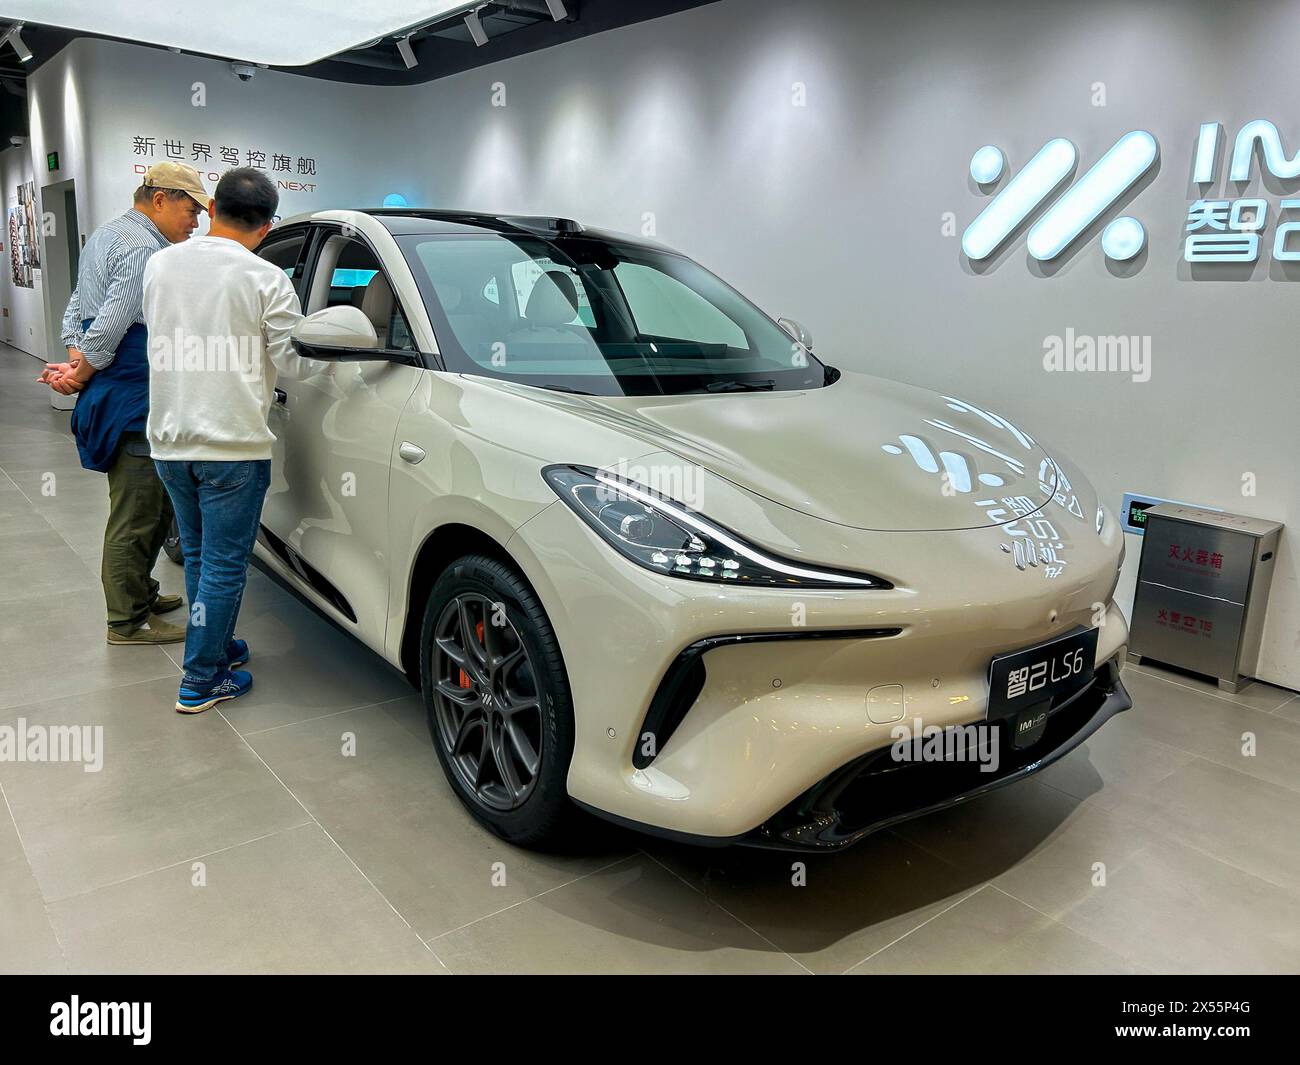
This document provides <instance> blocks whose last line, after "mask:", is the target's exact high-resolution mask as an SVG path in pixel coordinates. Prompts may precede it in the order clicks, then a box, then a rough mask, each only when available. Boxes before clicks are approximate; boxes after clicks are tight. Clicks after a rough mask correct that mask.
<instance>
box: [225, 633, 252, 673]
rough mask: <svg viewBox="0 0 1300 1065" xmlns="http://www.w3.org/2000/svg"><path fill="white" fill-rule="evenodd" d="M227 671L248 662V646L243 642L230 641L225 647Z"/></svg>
mask: <svg viewBox="0 0 1300 1065" xmlns="http://www.w3.org/2000/svg"><path fill="white" fill-rule="evenodd" d="M226 658H227V659H228V661H227V663H226V668H227V669H235V668H236V667H238V666H242V665H244V664H245V663H246V662H247V661H248V644H246V643H245V642H244V641H243V640H231V641H230V643H229V644H228V645H227V647H226Z"/></svg>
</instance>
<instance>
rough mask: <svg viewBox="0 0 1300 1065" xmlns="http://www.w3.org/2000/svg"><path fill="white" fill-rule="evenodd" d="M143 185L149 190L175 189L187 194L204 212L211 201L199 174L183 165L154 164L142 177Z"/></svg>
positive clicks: (192, 168) (190, 167)
mask: <svg viewBox="0 0 1300 1065" xmlns="http://www.w3.org/2000/svg"><path fill="white" fill-rule="evenodd" d="M144 183H145V185H146V186H148V187H149V188H151V189H175V190H176V191H177V192H185V193H188V194H189V196H190V198H191V199H193V200H194V201H195V202H196V203H197V204H198V205H199V206H200V207H202V208H203V209H204V210H205V211H206V210H207V209H208V201H209V200H211V199H212V197H211V196H209V195H208V190H207V189H205V188H204V187H203V180H202V179H201V178H200V177H199V172H198V171H197V170H195V169H194V167H192V166H186V165H185V164H184V163H154V165H153V166H151V167H150V168H149V169H148V170H147V171H145V175H144Z"/></svg>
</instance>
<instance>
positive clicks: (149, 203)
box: [41, 163, 208, 644]
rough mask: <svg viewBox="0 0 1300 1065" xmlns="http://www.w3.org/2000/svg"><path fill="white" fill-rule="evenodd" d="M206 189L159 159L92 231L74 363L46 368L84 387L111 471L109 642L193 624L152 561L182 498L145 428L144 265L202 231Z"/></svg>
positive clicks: (87, 426) (84, 414) (71, 331)
mask: <svg viewBox="0 0 1300 1065" xmlns="http://www.w3.org/2000/svg"><path fill="white" fill-rule="evenodd" d="M207 205H208V193H207V191H206V190H205V189H204V188H203V182H202V181H201V180H200V178H199V175H198V173H197V172H196V171H195V170H194V169H192V168H191V167H188V166H185V165H184V164H183V163H159V164H157V165H156V166H152V167H150V168H149V170H148V172H147V173H146V174H145V176H144V182H143V184H142V185H141V186H140V188H138V189H137V190H136V193H135V202H134V204H133V205H132V207H131V209H130V210H129V211H126V212H124V213H122V214H120V215H118V216H117V217H116V218H114V219H112V220H111V221H108V222H106V223H104V225H102V226H100V227H99V228H98V229H96V230H95V232H94V233H92V234H91V235H90V239H89V240H87V241H86V246H85V248H84V249H83V250H82V253H81V263H80V266H79V268H78V273H77V287H76V288H75V289H74V290H73V293H72V299H71V300H70V301H69V303H68V309H67V312H66V313H65V314H64V316H63V332H62V339H63V343H64V346H65V347H66V348H67V349H68V361H67V362H66V363H51V364H49V365H48V366H47V367H46V369H45V372H44V373H43V374H42V375H41V380H42V381H44V382H46V383H47V384H48V385H49V386H50V387H51V388H53V389H54V390H55V391H56V392H61V393H63V394H64V395H72V394H74V393H75V394H76V395H77V405H76V407H75V408H74V409H73V412H72V433H73V436H74V438H75V439H76V442H77V451H78V452H79V454H80V456H81V464H82V466H84V467H85V468H86V469H88V470H98V471H99V472H101V473H106V474H108V499H109V510H108V524H107V526H106V527H105V529H104V558H103V562H102V564H101V568H100V579H101V580H102V581H103V584H104V600H105V603H106V605H107V608H108V642H109V643H110V644H142V643H147V644H158V643H180V642H181V641H183V640H184V639H185V628H184V627H183V626H179V625H172V624H169V623H168V622H166V621H164V620H162V618H160V617H158V615H159V614H162V613H166V612H167V611H171V610H175V609H177V608H178V607H179V606H181V605H182V602H183V601H182V599H181V597H180V596H179V595H160V594H159V588H158V582H157V581H156V580H154V578H153V568H154V565H155V564H156V563H157V561H158V553H159V551H160V550H161V549H162V545H163V541H164V540H165V539H166V537H167V533H168V531H169V529H170V528H171V522H172V507H171V502H170V500H169V499H168V497H167V492H166V490H165V489H164V488H163V486H162V482H161V481H159V480H158V474H157V471H156V470H155V469H154V465H153V460H152V459H151V458H150V456H149V442H148V440H146V439H145V435H144V428H145V422H146V420H147V418H148V414H149V362H148V356H147V352H148V341H147V337H146V334H145V327H144V314H143V311H142V306H141V305H142V298H143V292H144V268H145V265H146V264H147V263H148V261H149V257H150V256H151V255H153V253H154V252H156V251H159V250H160V249H162V248H165V247H167V246H168V245H169V244H179V243H180V242H181V241H184V240H187V239H188V238H189V235H190V234H191V233H192V232H193V231H194V230H195V229H196V228H198V216H199V212H200V211H201V210H206V208H207Z"/></svg>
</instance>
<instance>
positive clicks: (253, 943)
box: [50, 825, 445, 973]
mask: <svg viewBox="0 0 1300 1065" xmlns="http://www.w3.org/2000/svg"><path fill="white" fill-rule="evenodd" d="M202 865H203V868H202V870H201V871H196V870H195V869H194V867H193V864H192V863H190V862H186V863H184V864H182V865H177V866H173V867H171V868H167V869H160V870H158V871H156V872H152V873H150V874H149V875H147V876H143V877H140V878H138V879H136V880H131V881H128V882H126V883H124V884H116V885H114V886H112V887H105V888H101V889H100V890H98V891H94V892H92V893H90V894H87V895H78V896H76V897H75V898H71V899H66V900H64V901H62V902H56V903H54V904H53V905H51V907H50V915H51V919H52V920H53V922H54V925H55V927H56V928H57V929H58V933H59V937H60V939H61V940H62V941H64V942H65V943H66V944H68V946H67V948H66V949H67V953H68V965H69V968H70V969H71V970H72V971H74V972H121V973H441V972H445V970H444V969H443V967H442V965H441V964H440V963H439V962H438V960H437V959H436V958H435V957H434V956H433V954H432V953H430V952H429V950H428V949H427V948H425V947H424V946H423V945H422V944H421V943H420V940H419V938H418V937H417V936H416V935H415V933H414V932H412V931H411V929H410V928H408V927H407V926H406V924H405V923H403V921H402V920H401V918H400V917H398V916H397V915H396V914H395V913H394V912H393V911H392V909H391V907H389V906H388V905H387V904H386V903H385V902H384V900H383V899H382V897H380V895H379V893H378V892H377V891H375V889H374V887H372V886H371V885H370V884H369V883H367V882H366V880H365V878H364V877H363V876H362V875H361V874H360V873H359V872H357V870H356V868H355V867H354V866H353V865H352V863H351V862H349V861H348V859H347V858H346V857H345V856H344V855H343V854H342V853H341V852H340V851H339V849H338V848H337V847H336V846H334V844H333V843H331V842H330V840H329V838H328V837H327V836H326V835H325V833H324V832H322V831H321V829H320V828H319V827H318V826H316V825H306V826H303V827H301V828H297V829H291V830H288V831H284V832H279V833H277V834H275V835H273V836H270V837H267V838H265V839H259V840H256V841H253V842H250V843H245V844H243V845H242V846H238V847H233V848H231V849H229V850H225V851H222V852H220V853H218V854H212V855H209V856H207V857H205V858H204V859H203V860H202ZM200 875H201V876H202V878H203V886H196V877H198V876H200Z"/></svg>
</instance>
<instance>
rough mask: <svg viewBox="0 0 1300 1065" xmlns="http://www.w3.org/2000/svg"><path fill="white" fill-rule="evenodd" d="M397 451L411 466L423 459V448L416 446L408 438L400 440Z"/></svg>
mask: <svg viewBox="0 0 1300 1065" xmlns="http://www.w3.org/2000/svg"><path fill="white" fill-rule="evenodd" d="M397 453H398V454H399V455H401V456H402V459H403V461H405V462H409V463H410V464H411V465H412V466H414V465H415V464H416V463H417V462H422V461H423V460H424V448H422V447H416V446H415V445H414V444H412V443H411V442H410V441H409V440H403V441H402V443H401V446H400V447H399V448H398V449H397Z"/></svg>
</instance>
